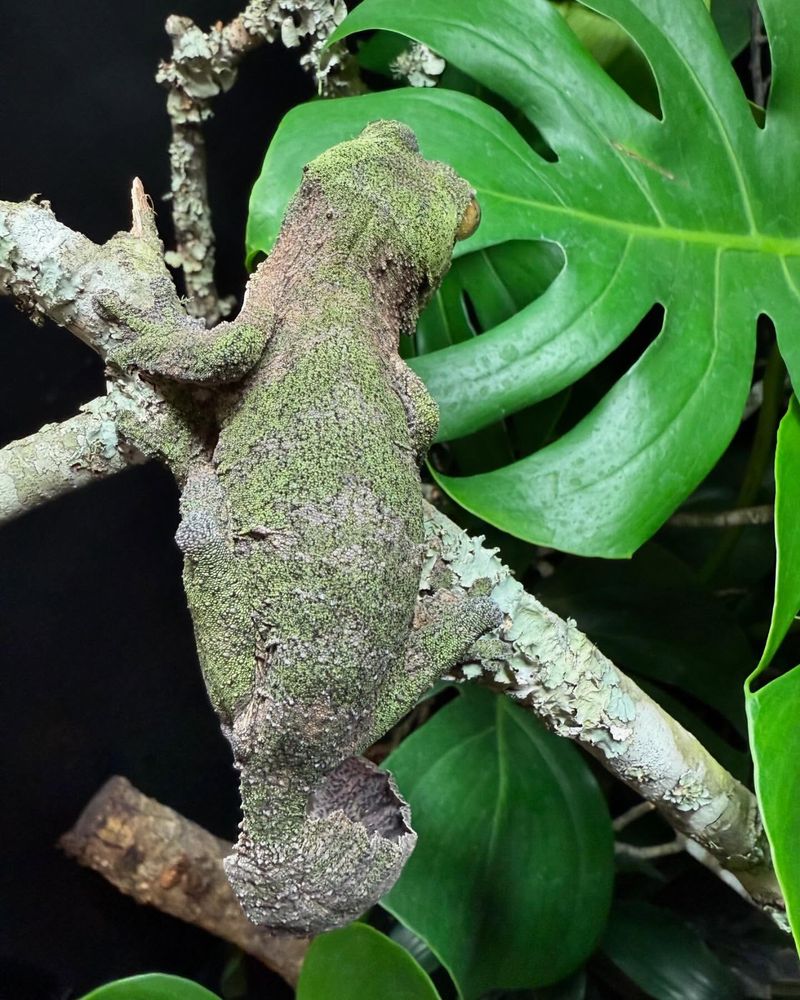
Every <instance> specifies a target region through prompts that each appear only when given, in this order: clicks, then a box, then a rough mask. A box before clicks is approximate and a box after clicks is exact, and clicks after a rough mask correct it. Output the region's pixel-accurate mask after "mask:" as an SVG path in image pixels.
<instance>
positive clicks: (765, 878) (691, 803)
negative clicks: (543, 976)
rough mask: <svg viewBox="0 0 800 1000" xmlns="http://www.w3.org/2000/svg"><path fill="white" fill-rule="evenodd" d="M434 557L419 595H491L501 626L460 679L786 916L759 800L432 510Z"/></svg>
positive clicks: (429, 525) (571, 625) (489, 554)
mask: <svg viewBox="0 0 800 1000" xmlns="http://www.w3.org/2000/svg"><path fill="white" fill-rule="evenodd" d="M426 531H427V536H428V545H429V549H428V560H427V563H426V568H425V571H424V573H423V580H422V583H421V589H432V588H434V587H440V586H445V587H456V588H458V589H460V590H464V591H466V592H468V593H480V592H486V591H487V590H488V592H489V593H491V596H492V597H493V598H494V600H495V601H496V602H497V604H498V605H499V606H500V608H501V610H502V611H503V612H504V614H505V616H506V619H505V623H504V625H503V626H502V627H501V628H500V629H499V630H497V632H496V633H495V634H492V635H490V636H489V637H485V638H484V639H482V640H480V641H479V642H478V643H477V644H476V645H475V646H474V647H473V649H472V651H471V653H470V657H469V660H468V662H465V663H464V664H463V665H462V667H461V668H460V672H459V679H461V680H472V679H477V680H480V681H481V682H483V683H487V684H489V685H491V686H492V687H494V688H496V689H497V690H500V691H504V692H505V693H506V694H508V695H509V696H510V697H511V698H513V699H514V700H515V701H517V702H518V703H519V704H521V705H523V706H524V707H525V708H527V709H529V710H530V711H531V712H533V713H534V714H535V715H537V716H538V717H539V718H540V719H542V720H543V722H544V723H545V724H546V725H547V726H548V727H549V728H550V729H552V730H553V731H554V732H556V733H558V734H559V735H561V736H566V737H568V738H569V739H572V740H575V741H576V742H578V743H580V744H581V745H582V746H584V747H585V749H586V750H588V751H589V752H590V753H591V754H592V755H593V756H595V757H596V758H597V759H598V760H599V761H600V762H601V763H602V764H603V765H604V766H605V767H606V768H607V769H608V770H609V771H611V773H612V774H614V775H615V776H616V777H617V778H619V779H620V780H621V781H624V782H625V784H627V785H629V786H630V787H631V788H633V789H634V790H635V791H636V792H637V793H638V794H639V795H641V796H642V798H644V799H646V800H648V801H649V802H652V803H653V804H654V805H655V806H656V808H657V809H658V811H659V812H660V813H661V815H662V816H663V817H664V818H665V819H666V820H667V821H668V822H669V823H670V825H671V826H672V827H673V829H675V830H676V831H677V832H679V833H682V834H685V835H686V836H688V837H691V838H692V839H693V840H695V841H696V842H697V843H698V844H700V845H701V846H702V847H704V848H705V849H706V850H707V851H708V852H709V853H710V854H711V855H713V857H714V858H716V860H717V861H718V862H719V863H720V864H721V865H722V866H723V867H724V868H726V869H728V870H729V871H731V872H733V873H735V875H736V877H737V878H738V879H739V881H740V882H741V883H742V884H743V885H744V886H745V888H746V889H747V891H748V893H749V894H750V896H751V897H752V898H753V900H754V901H755V902H757V903H758V904H759V905H760V906H762V907H763V908H764V909H766V910H769V911H770V912H772V913H773V914H777V915H778V916H779V917H780V914H782V912H783V910H784V902H783V896H782V893H781V891H780V887H779V885H778V882H777V878H776V876H775V872H774V869H773V867H772V861H771V856H770V852H769V846H768V843H767V839H766V834H765V832H764V829H763V826H762V823H761V818H760V816H759V812H758V807H757V804H756V799H755V796H754V795H753V793H752V792H751V791H749V789H747V788H745V786H744V785H742V784H741V783H740V782H738V781H737V780H736V779H735V778H733V777H732V776H731V775H730V774H728V772H727V771H726V770H725V769H724V768H723V767H722V766H721V765H720V764H718V763H717V761H716V760H714V758H713V757H712V756H711V755H710V754H709V752H708V751H707V750H706V749H705V748H704V747H703V745H702V744H701V743H700V742H699V741H698V740H696V739H695V737H694V736H692V735H691V734H690V733H688V732H687V731H686V730H685V729H683V727H682V726H680V725H679V724H678V723H677V722H676V721H675V720H674V719H673V718H672V717H671V716H669V715H668V714H667V713H666V712H665V711H664V710H663V709H662V708H661V707H660V706H659V705H658V704H657V703H656V702H655V701H653V699H652V698H650V697H649V695H647V694H645V692H644V691H642V690H641V689H640V688H639V687H637V686H636V684H634V683H633V681H632V680H630V678H628V677H626V676H625V675H624V674H623V673H622V672H621V671H620V670H619V669H618V668H617V667H616V666H614V664H613V663H612V662H611V661H610V660H609V659H608V658H607V657H605V656H604V655H603V654H602V653H601V652H600V650H599V649H597V647H596V646H595V645H593V643H591V642H590V641H589V640H588V639H587V638H586V636H585V635H584V634H583V633H582V632H579V631H578V629H577V627H576V625H575V622H574V621H572V620H569V619H568V620H567V621H564V620H563V619H561V618H559V617H558V615H556V614H555V613H554V612H552V611H550V610H548V609H547V608H545V607H544V606H543V605H542V604H540V603H539V602H538V601H537V600H536V598H535V597H533V596H532V595H531V594H528V593H527V592H526V591H525V590H524V588H523V587H522V585H521V584H520V583H519V582H517V581H516V580H515V579H514V578H513V577H512V576H511V572H510V570H509V569H508V568H507V567H506V566H505V565H504V564H503V563H502V562H501V561H500V560H499V559H498V558H497V556H496V555H495V551H496V550H489V549H486V548H484V546H483V545H482V544H481V541H482V539H473V538H470V536H469V535H467V534H466V532H464V531H463V530H462V529H460V528H459V527H457V525H455V524H454V523H453V522H452V521H450V520H449V518H447V517H445V515H443V514H442V513H440V512H439V511H437V510H435V509H434V508H432V507H431V506H430V505H427V504H426Z"/></svg>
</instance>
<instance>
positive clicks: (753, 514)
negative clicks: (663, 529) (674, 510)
mask: <svg viewBox="0 0 800 1000" xmlns="http://www.w3.org/2000/svg"><path fill="white" fill-rule="evenodd" d="M773 520H774V511H773V508H772V504H769V503H765V504H760V505H758V506H756V507H735V508H734V509H733V510H717V511H709V510H698V511H681V513H680V514H673V515H672V517H671V518H670V519H669V521H667V524H669V525H670V527H672V528H741V527H746V526H748V525H751V524H772V522H773Z"/></svg>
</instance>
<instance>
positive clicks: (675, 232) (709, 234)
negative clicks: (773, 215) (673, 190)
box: [479, 187, 800, 257]
mask: <svg viewBox="0 0 800 1000" xmlns="http://www.w3.org/2000/svg"><path fill="white" fill-rule="evenodd" d="M479 194H484V195H488V196H489V197H491V198H497V199H499V200H500V201H506V202H510V203H511V204H515V205H525V206H526V207H527V208H531V209H533V210H534V211H537V212H544V213H548V214H550V215H556V216H563V217H565V218H567V219H571V220H579V221H581V222H588V223H590V224H591V225H594V226H599V227H603V228H606V229H613V230H615V231H617V232H622V233H628V234H633V235H636V236H644V237H646V238H648V239H652V240H664V241H669V242H672V243H689V244H692V243H693V244H696V245H698V246H706V247H713V248H714V249H715V250H744V251H748V252H750V253H763V254H773V255H774V256H776V257H800V237H796V238H788V237H782V236H769V235H767V234H766V233H760V232H753V233H726V232H720V231H717V230H706V229H681V228H679V227H678V226H649V225H646V224H645V223H642V222H631V221H629V220H625V219H613V218H609V217H608V216H605V215H597V214H596V213H594V212H587V211H585V210H584V209H580V208H565V207H562V206H558V205H552V204H548V202H545V201H537V200H536V199H533V198H524V197H522V196H521V195H513V194H509V193H508V192H507V191H492V190H491V189H490V188H485V187H481V188H479Z"/></svg>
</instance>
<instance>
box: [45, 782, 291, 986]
mask: <svg viewBox="0 0 800 1000" xmlns="http://www.w3.org/2000/svg"><path fill="white" fill-rule="evenodd" d="M59 846H60V847H61V848H62V850H63V851H64V852H65V853H66V854H67V855H68V856H69V857H71V858H74V859H75V860H76V861H77V862H78V863H79V864H82V865H85V866H86V867H87V868H92V869H93V870H94V871H96V872H99V873H100V874H101V875H102V876H103V877H104V878H105V879H107V880H108V881H109V882H110V883H111V884H112V885H113V886H116V888H117V889H119V891H120V892H123V893H124V894H125V895H126V896H132V897H133V898H134V899H135V900H136V902H137V903H144V904H148V905H150V906H155V907H156V908H157V909H159V910H161V911H162V913H168V914H170V915H171V916H173V917H178V919H179V920H185V921H186V922H187V923H190V924H194V925H195V926H196V927H202V928H203V930H206V931H208V932H209V933H211V934H215V935H216V936H217V937H220V938H223V939H224V940H225V941H230V942H231V944H234V945H236V947H237V948H241V949H242V951H246V952H247V953H248V955H252V956H253V957H254V958H257V959H258V960H259V961H260V962H263V964H264V965H266V966H267V967H268V968H270V969H273V970H274V971H275V972H277V973H278V974H279V975H281V976H283V978H284V979H285V980H286V981H287V982H288V983H290V984H291V985H292V986H294V985H296V983H297V978H298V976H299V974H300V966H301V965H302V962H303V957H304V955H305V952H306V949H307V948H308V940H307V939H306V938H291V937H276V936H275V935H273V934H270V933H269V932H267V931H265V930H262V929H259V928H257V927H255V926H254V925H253V924H251V923H250V921H249V920H248V919H247V917H246V916H245V915H244V913H243V912H242V908H241V907H240V906H239V903H238V901H237V899H236V897H235V896H234V894H233V890H232V889H231V887H230V885H229V883H228V880H227V878H226V877H225V870H224V868H223V867H222V859H223V858H224V857H225V856H226V855H227V854H230V852H231V850H232V847H233V845H232V844H229V843H228V842H227V841H225V840H220V839H219V838H218V837H215V836H213V835H212V834H210V833H209V832H208V831H207V830H204V829H203V828H202V827H201V826H198V825H197V823H193V822H192V821H191V820H188V819H186V818H185V817H183V816H181V815H180V814H179V813H176V812H175V811H174V810H172V809H169V808H168V807H167V806H163V805H161V804H160V803H158V802H156V801H155V799H150V798H148V797H147V796H146V795H143V794H142V793H141V792H139V791H138V790H137V789H136V788H134V787H133V785H132V784H131V783H130V782H129V781H128V780H127V779H126V778H122V777H119V776H115V777H113V778H110V779H109V780H108V781H107V782H106V783H105V784H104V785H103V787H102V788H101V789H100V790H99V791H98V792H97V794H96V795H95V796H94V798H92V800H91V801H90V802H89V803H88V804H87V805H86V808H85V809H84V810H83V812H82V813H81V815H80V817H79V818H78V821H77V822H76V823H75V826H74V827H73V828H72V829H71V830H70V831H69V832H68V833H65V834H64V836H63V837H62V838H61V840H60V841H59Z"/></svg>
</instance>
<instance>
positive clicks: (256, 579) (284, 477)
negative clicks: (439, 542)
mask: <svg viewBox="0 0 800 1000" xmlns="http://www.w3.org/2000/svg"><path fill="white" fill-rule="evenodd" d="M476 224H477V209H476V205H475V203H474V200H473V196H472V192H471V191H470V189H469V187H468V185H467V184H466V183H465V182H464V181H463V180H461V179H460V178H459V177H458V176H457V175H456V174H455V173H454V172H453V171H452V170H450V168H448V167H446V166H444V165H442V164H439V163H431V162H428V161H426V160H424V159H423V158H422V157H421V156H420V155H419V152H418V150H417V145H416V140H415V138H414V135H413V133H412V132H411V131H410V130H409V129H408V128H407V127H406V126H403V125H400V124H398V123H395V122H376V123H373V124H372V125H370V126H368V127H367V128H366V129H365V130H364V132H362V134H361V135H360V136H359V137H358V138H356V139H354V140H352V141H350V142H347V143H342V144H341V145H339V146H336V147H334V148H333V149H331V150H329V151H328V152H326V153H324V154H323V155H322V156H320V157H319V158H318V159H316V160H315V161H313V162H312V163H311V164H309V166H308V167H306V168H305V172H304V179H303V183H302V185H301V187H300V190H299V191H298V193H297V195H296V196H295V198H294V201H293V203H292V205H291V206H290V208H289V211H288V213H287V217H286V220H285V222H284V226H283V229H282V231H281V236H280V238H279V240H278V243H277V244H276V246H275V249H274V250H273V252H272V254H271V255H270V257H269V259H268V260H267V261H266V262H265V263H264V264H262V265H261V267H260V269H259V271H258V273H257V274H256V276H254V278H253V279H252V281H251V284H250V286H249V289H248V295H247V298H246V301H245V304H244V307H243V310H242V313H241V315H240V316H239V317H238V319H237V320H236V321H234V322H233V323H227V324H221V325H220V326H219V327H217V328H215V329H214V330H212V331H207V332H203V333H202V334H199V335H198V331H197V330H196V329H194V328H190V327H186V326H184V325H182V324H181V323H175V324H170V325H169V326H168V328H165V327H159V326H158V324H155V325H154V324H153V323H152V322H142V321H141V320H140V319H137V317H135V316H127V317H122V319H123V320H124V321H125V322H126V323H127V328H128V329H129V330H130V331H131V334H132V336H131V337H130V338H129V339H128V340H127V342H126V343H124V344H123V345H122V346H121V347H120V348H119V350H118V351H117V354H116V358H115V360H116V363H117V364H119V365H121V366H124V367H125V368H128V369H130V368H134V369H139V370H142V371H145V372H148V373H150V377H155V378H161V379H167V380H172V381H181V382H189V383H194V384H195V385H202V386H205V387H209V386H213V387H215V388H213V389H212V390H211V391H212V397H211V398H212V400H213V402H214V405H215V406H216V419H215V420H214V421H213V424H214V426H213V433H209V429H208V427H207V426H202V427H201V426H199V422H198V421H196V420H195V421H194V422H195V423H198V427H197V434H196V439H197V440H198V441H200V442H204V443H201V444H200V445H198V446H197V447H196V448H195V451H194V454H193V455H192V457H191V459H190V460H189V462H188V463H185V462H184V464H183V465H182V466H181V468H180V469H176V474H177V475H178V476H179V478H180V479H181V480H182V481H183V486H184V488H183V496H182V503H181V513H182V521H181V526H180V528H179V531H178V535H177V540H178V544H179V545H180V547H181V548H182V550H183V552H184V556H185V563H184V566H185V569H184V583H185V588H186V593H187V596H188V600H189V605H190V608H191V612H192V616H193V620H194V626H195V633H196V637H197V646H198V651H199V655H200V660H201V664H202V668H203V672H204V676H205V680H206V683H207V686H208V690H209V694H210V696H211V699H212V702H213V704H214V707H215V709H216V711H217V712H218V714H219V716H220V719H221V721H222V725H223V728H224V730H225V732H226V734H227V736H228V738H229V739H230V742H231V746H232V748H233V753H234V758H235V761H236V766H237V767H238V768H239V770H240V772H241V794H242V810H243V822H242V826H241V835H240V837H239V842H238V844H237V845H236V848H235V852H234V854H233V855H232V856H231V857H230V858H228V859H227V861H226V871H227V873H228V877H229V879H230V881H231V884H232V885H233V887H234V890H235V892H236V893H237V896H238V898H239V900H240V901H241V903H242V906H243V908H244V910H245V912H246V913H247V915H248V916H249V917H250V918H251V920H253V921H254V922H255V923H258V924H263V925H266V926H269V927H273V928H281V929H283V930H286V931H290V932H296V933H309V932H311V933H315V932H319V931H322V930H325V929H329V928H331V927H335V926H339V925H341V924H343V923H346V922H348V921H349V920H352V919H353V918H355V917H357V916H358V915H359V914H360V913H361V912H363V910H364V909H366V908H367V907H368V906H370V905H371V904H372V903H374V902H375V901H376V900H377V899H378V898H379V897H380V896H381V895H382V894H383V893H384V892H385V891H386V890H387V889H388V888H390V887H391V885H392V884H393V883H394V881H395V880H396V878H397V876H398V875H399V873H400V871H401V869H402V866H403V864H404V862H405V860H406V858H407V857H408V855H409V853H410V852H411V850H412V849H413V846H414V841H415V835H414V833H413V831H412V829H411V826H410V816H409V810H408V807H407V806H406V804H405V803H404V802H403V800H402V798H401V797H400V795H399V793H398V792H397V789H396V787H395V785H394V782H393V780H392V778H391V776H389V775H387V774H386V773H384V772H381V771H379V770H377V769H376V768H375V767H373V766H372V765H371V764H369V763H368V762H367V761H365V760H364V759H363V758H361V757H359V755H360V754H361V753H363V751H364V750H365V749H366V748H367V747H368V746H369V745H370V744H371V743H372V742H374V741H375V740H376V739H378V738H379V737H380V736H381V735H383V734H384V733H385V732H386V731H387V730H388V729H389V728H390V727H391V726H392V725H393V724H394V723H395V722H396V721H397V720H398V719H399V718H400V717H401V716H402V715H403V714H405V713H406V712H407V711H408V710H409V709H410V708H411V707H412V706H413V705H414V703H415V701H416V700H417V699H418V698H419V696H420V695H421V694H422V693H423V692H424V691H425V690H426V688H428V687H429V686H430V685H431V683H433V682H434V681H435V680H436V679H437V678H438V677H440V676H441V675H442V674H443V673H445V672H447V671H448V670H449V669H450V668H451V667H452V666H453V665H454V664H455V663H456V662H457V661H458V659H459V658H460V657H461V656H462V655H463V654H464V652H465V651H466V650H467V649H468V647H469V646H470V645H471V644H472V643H473V642H474V640H475V639H476V638H477V637H478V636H479V635H481V634H482V633H483V632H484V631H486V630H487V629H488V628H490V627H492V626H494V625H496V624H497V623H498V616H499V612H498V610H497V608H496V606H495V605H494V604H493V602H492V601H491V600H489V599H488V598H477V599H475V598H472V599H469V600H462V601H459V600H456V599H454V597H453V595H451V594H444V595H440V596H439V597H438V598H433V599H431V600H430V601H429V602H427V603H426V604H424V605H421V604H418V603H417V592H418V584H419V577H420V570H421V561H422V554H423V546H422V542H423V526H422V504H421V496H420V483H419V473H418V463H419V461H420V459H421V457H422V455H423V454H424V452H425V450H426V448H427V447H428V445H429V444H430V442H431V440H432V438H433V435H434V434H435V431H436V425H437V412H436V407H435V404H434V403H433V400H432V399H431V398H430V397H429V396H428V393H427V392H426V390H425V388H424V386H423V384H422V383H421V382H420V381H419V379H418V378H417V377H416V376H415V375H414V374H413V373H412V372H411V370H410V369H408V368H407V367H406V366H405V365H404V363H403V362H402V361H401V360H400V358H399V356H398V354H397V344H398V337H399V335H400V334H401V333H402V332H403V331H408V332H410V330H412V329H413V325H414V323H415V321H416V316H417V313H418V310H419V307H420V304H421V303H422V302H424V301H425V299H426V298H427V297H428V296H429V295H430V294H431V293H432V291H433V290H434V289H435V288H436V286H437V285H438V283H439V282H440V281H441V278H442V276H443V275H444V273H445V271H446V270H447V268H448V266H449V262H450V255H451V252H452V247H453V241H454V239H455V238H456V237H457V236H458V237H462V236H465V235H469V233H470V232H471V230H472V229H474V226H475V225H476ZM112 308H113V304H112ZM239 335H240V336H239ZM254 345H255V346H254ZM254 356H255V357H254ZM195 391H197V390H195ZM199 391H200V392H201V393H207V392H208V389H203V390H199ZM205 406H206V408H207V403H206V404H205ZM185 412H186V414H187V417H186V419H187V421H188V422H189V423H190V424H192V423H193V417H192V410H191V406H187V407H186V408H185ZM130 433H131V437H132V438H133V439H135V443H136V444H137V445H138V446H139V447H143V448H145V449H146V448H147V447H148V444H149V448H150V450H151V451H159V453H160V454H162V455H163V453H164V448H163V445H162V446H161V448H160V450H159V448H157V447H156V445H155V444H154V442H152V441H150V442H149V443H148V442H147V441H146V440H145V439H146V438H147V433H148V430H147V429H146V428H142V429H141V432H140V434H139V436H138V437H137V434H136V432H135V430H132V431H131V432H130Z"/></svg>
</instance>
